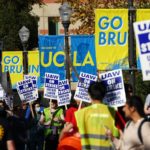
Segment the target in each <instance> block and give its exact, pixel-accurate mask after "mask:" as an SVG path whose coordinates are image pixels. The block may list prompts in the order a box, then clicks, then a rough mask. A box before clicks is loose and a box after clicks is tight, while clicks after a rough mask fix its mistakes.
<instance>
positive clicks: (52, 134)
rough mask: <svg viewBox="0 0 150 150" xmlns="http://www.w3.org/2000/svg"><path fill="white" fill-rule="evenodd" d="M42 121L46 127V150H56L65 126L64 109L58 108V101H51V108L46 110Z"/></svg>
mask: <svg viewBox="0 0 150 150" xmlns="http://www.w3.org/2000/svg"><path fill="white" fill-rule="evenodd" d="M40 120H41V123H42V124H43V125H44V126H45V150H49V149H52V150H56V149H57V145H58V138H59V134H60V132H61V129H62V128H63V124H64V115H63V109H62V108H58V107H57V100H50V103H49V107H48V108H45V109H44V112H43V115H42V118H41V119H40Z"/></svg>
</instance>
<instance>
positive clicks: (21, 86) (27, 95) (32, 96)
mask: <svg viewBox="0 0 150 150" xmlns="http://www.w3.org/2000/svg"><path fill="white" fill-rule="evenodd" d="M16 88H17V91H18V93H19V96H20V99H21V100H22V101H23V102H31V101H34V100H36V99H37V97H36V93H35V89H34V87H33V83H32V80H31V79H28V80H23V81H20V82H17V86H16Z"/></svg>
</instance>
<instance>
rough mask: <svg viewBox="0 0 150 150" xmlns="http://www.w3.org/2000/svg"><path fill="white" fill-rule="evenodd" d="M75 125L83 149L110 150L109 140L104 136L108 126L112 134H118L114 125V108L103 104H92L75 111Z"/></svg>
mask: <svg viewBox="0 0 150 150" xmlns="http://www.w3.org/2000/svg"><path fill="white" fill-rule="evenodd" d="M75 117H76V121H77V126H78V128H79V132H80V134H81V143H82V149H83V150H110V149H111V148H112V145H111V141H110V139H108V137H107V136H106V128H109V129H110V130H111V131H112V133H113V135H114V136H118V134H119V132H118V129H117V128H116V127H115V121H114V117H115V110H114V109H113V108H110V107H108V106H106V105H104V104H93V105H91V106H89V107H86V108H83V109H81V110H79V111H77V112H76V113H75Z"/></svg>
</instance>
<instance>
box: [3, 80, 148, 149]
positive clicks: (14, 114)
mask: <svg viewBox="0 0 150 150" xmlns="http://www.w3.org/2000/svg"><path fill="white" fill-rule="evenodd" d="M125 90H126V97H127V102H126V104H125V106H123V107H119V108H118V109H117V110H116V109H114V108H111V107H109V106H107V105H105V104H103V98H104V96H105V93H106V90H105V87H104V85H103V84H102V83H101V82H95V83H93V84H91V85H90V87H89V89H88V93H89V96H90V98H91V100H92V103H91V105H90V104H87V105H86V104H82V106H80V105H79V104H81V103H80V101H77V100H76V101H75V100H72V102H71V104H70V106H68V109H67V110H66V108H65V107H58V106H57V100H50V101H49V106H48V107H43V106H42V105H41V103H40V101H35V102H33V103H32V104H31V103H30V104H27V103H22V104H21V106H16V107H14V109H13V110H10V109H9V107H8V106H7V105H6V103H5V102H4V101H0V150H81V149H83V150H113V149H117V150H149V149H150V142H148V139H149V137H150V123H149V122H147V123H146V124H145V125H144V126H143V127H142V137H143V143H141V142H140V140H139V138H138V134H137V132H138V127H139V125H140V122H142V120H143V119H144V117H145V115H147V114H149V108H150V107H149V104H150V102H149V101H150V100H149V99H150V98H149V97H150V96H149V95H148V97H147V100H146V103H145V106H144V104H143V101H142V100H141V98H140V97H138V96H132V87H131V86H130V85H129V84H126V85H125ZM80 107H81V108H80ZM144 112H145V113H144Z"/></svg>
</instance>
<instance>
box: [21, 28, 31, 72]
mask: <svg viewBox="0 0 150 150" xmlns="http://www.w3.org/2000/svg"><path fill="white" fill-rule="evenodd" d="M29 36H30V31H29V29H28V28H26V27H25V26H23V27H22V28H21V29H20V30H19V37H20V40H21V43H22V46H23V66H24V74H28V57H27V43H28V39H29Z"/></svg>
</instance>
